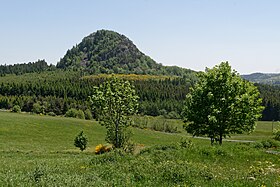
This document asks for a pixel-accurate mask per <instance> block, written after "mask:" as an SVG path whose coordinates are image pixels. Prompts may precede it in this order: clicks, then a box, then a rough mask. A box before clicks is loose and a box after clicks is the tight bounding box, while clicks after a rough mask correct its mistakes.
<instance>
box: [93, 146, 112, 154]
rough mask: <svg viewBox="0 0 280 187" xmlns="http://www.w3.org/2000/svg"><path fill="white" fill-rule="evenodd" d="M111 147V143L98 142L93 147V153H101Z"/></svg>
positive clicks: (109, 149)
mask: <svg viewBox="0 0 280 187" xmlns="http://www.w3.org/2000/svg"><path fill="white" fill-rule="evenodd" d="M112 149H113V146H112V145H103V144H99V145H97V146H96V147H95V154H103V153H105V152H109V151H111V150H112Z"/></svg>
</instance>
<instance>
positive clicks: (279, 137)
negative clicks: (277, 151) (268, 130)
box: [273, 129, 280, 141]
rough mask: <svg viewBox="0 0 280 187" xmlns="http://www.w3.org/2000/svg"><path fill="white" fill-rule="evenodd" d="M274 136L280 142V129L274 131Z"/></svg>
mask: <svg viewBox="0 0 280 187" xmlns="http://www.w3.org/2000/svg"><path fill="white" fill-rule="evenodd" d="M273 135H274V137H273V139H275V140H278V141H280V129H275V130H274V131H273Z"/></svg>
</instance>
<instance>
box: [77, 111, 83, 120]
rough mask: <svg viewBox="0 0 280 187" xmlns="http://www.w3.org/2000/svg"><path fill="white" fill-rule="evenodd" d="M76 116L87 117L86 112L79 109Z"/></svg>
mask: <svg viewBox="0 0 280 187" xmlns="http://www.w3.org/2000/svg"><path fill="white" fill-rule="evenodd" d="M76 118H79V119H85V114H84V112H83V111H82V110H78V112H77V115H76Z"/></svg>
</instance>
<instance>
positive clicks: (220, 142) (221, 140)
mask: <svg viewBox="0 0 280 187" xmlns="http://www.w3.org/2000/svg"><path fill="white" fill-rule="evenodd" d="M222 143H223V136H222V135H220V138H219V145H222Z"/></svg>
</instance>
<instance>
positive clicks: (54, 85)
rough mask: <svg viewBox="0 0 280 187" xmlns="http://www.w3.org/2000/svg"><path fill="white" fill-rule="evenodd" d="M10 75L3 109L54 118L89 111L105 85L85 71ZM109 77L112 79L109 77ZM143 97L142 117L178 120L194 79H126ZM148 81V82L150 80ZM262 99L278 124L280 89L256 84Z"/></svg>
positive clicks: (2, 85)
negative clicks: (92, 99) (92, 98)
mask: <svg viewBox="0 0 280 187" xmlns="http://www.w3.org/2000/svg"><path fill="white" fill-rule="evenodd" d="M32 66H37V63H29V64H27V65H25V66H24V68H26V69H24V68H23V69H22V70H21V71H22V72H28V71H29V70H31V69H35V67H32ZM6 67H8V68H7V70H9V71H3V70H2V71H1V73H2V76H1V77H0V108H2V109H12V108H13V107H14V106H15V105H18V106H20V108H21V110H22V111H25V112H34V113H42V114H51V115H65V113H66V112H67V111H68V110H69V109H71V108H75V109H80V110H82V111H84V112H85V111H86V110H87V109H90V103H89V101H88V96H90V95H91V94H92V93H93V89H94V87H95V86H98V85H99V84H101V83H103V82H104V80H105V79H106V75H105V76H84V75H85V73H84V72H83V71H73V70H60V69H55V70H54V69H53V67H51V68H52V70H50V66H48V67H47V66H45V67H46V69H45V70H44V71H43V70H40V69H38V70H37V72H33V73H18V75H16V74H17V73H10V72H16V71H15V70H14V69H13V68H17V66H15V65H13V66H10V67H9V66H6ZM108 77H109V75H108ZM127 77H132V78H127V79H128V80H130V81H132V84H133V85H134V86H135V89H136V91H137V94H138V95H139V97H140V105H139V114H143V115H152V116H158V115H164V116H166V117H167V118H179V117H180V114H181V111H182V108H183V102H184V99H185V96H186V94H187V93H188V91H189V88H190V87H191V86H192V85H194V84H195V80H196V78H195V74H191V75H189V77H193V78H192V79H187V78H183V77H175V76H148V75H137V76H136V75H133V76H130V75H127ZM147 77H148V78H147ZM257 86H258V88H259V90H260V93H261V97H262V98H263V105H264V106H265V110H264V111H263V117H262V120H269V121H271V120H275V121H276V120H279V117H280V102H279V101H280V87H278V86H272V85H263V84H257Z"/></svg>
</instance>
